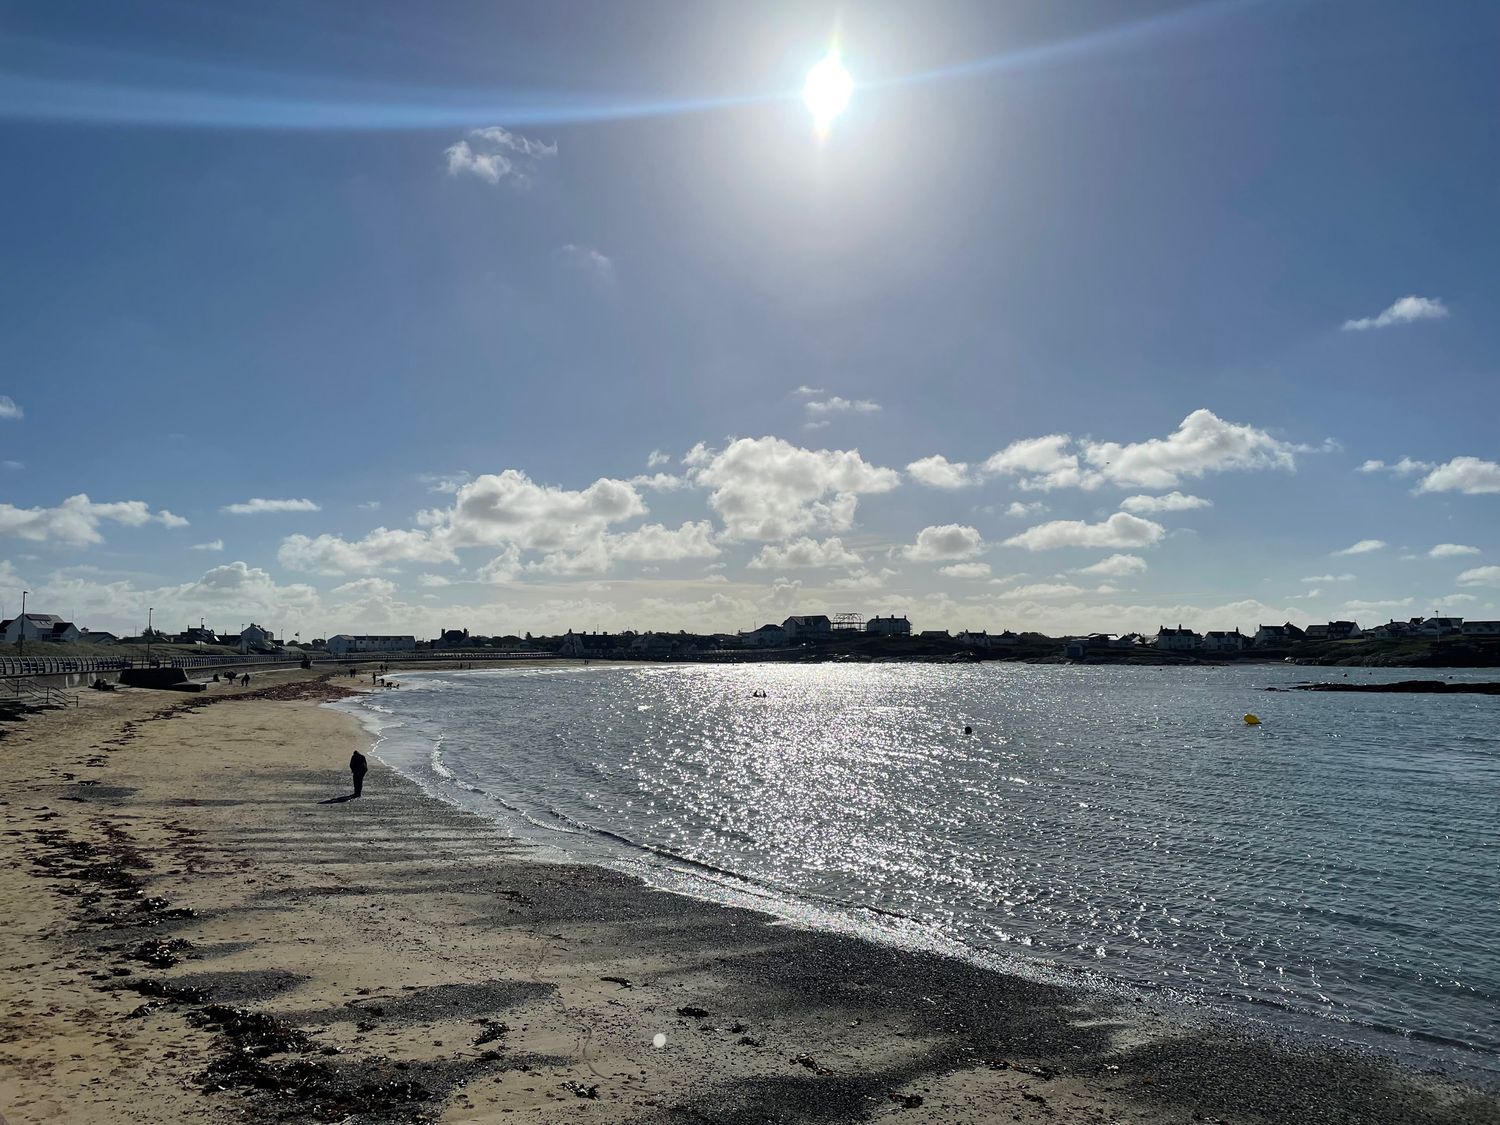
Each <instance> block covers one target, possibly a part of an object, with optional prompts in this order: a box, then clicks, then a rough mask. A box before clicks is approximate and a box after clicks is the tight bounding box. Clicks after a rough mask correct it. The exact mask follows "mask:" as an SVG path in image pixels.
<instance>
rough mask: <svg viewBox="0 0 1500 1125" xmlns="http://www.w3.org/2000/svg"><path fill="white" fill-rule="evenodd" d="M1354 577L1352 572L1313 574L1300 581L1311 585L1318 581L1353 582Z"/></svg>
mask: <svg viewBox="0 0 1500 1125" xmlns="http://www.w3.org/2000/svg"><path fill="white" fill-rule="evenodd" d="M1354 579H1355V575H1353V574H1314V575H1311V576H1309V577H1307V578H1304V579H1303V580H1302V581H1304V582H1306V583H1307V584H1308V585H1310V586H1312V585H1317V584H1318V583H1320V582H1353V581H1354Z"/></svg>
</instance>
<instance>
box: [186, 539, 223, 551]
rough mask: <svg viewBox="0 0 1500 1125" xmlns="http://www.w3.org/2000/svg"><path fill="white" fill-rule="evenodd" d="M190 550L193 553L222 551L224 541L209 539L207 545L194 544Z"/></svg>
mask: <svg viewBox="0 0 1500 1125" xmlns="http://www.w3.org/2000/svg"><path fill="white" fill-rule="evenodd" d="M191 549H192V550H194V551H222V550H223V549H224V540H222V539H210V540H209V541H208V542H207V543H194V544H193V546H192V548H191Z"/></svg>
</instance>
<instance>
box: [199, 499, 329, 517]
mask: <svg viewBox="0 0 1500 1125" xmlns="http://www.w3.org/2000/svg"><path fill="white" fill-rule="evenodd" d="M322 510H323V509H322V508H320V507H319V506H318V505H317V504H314V503H313V502H312V501H311V500H262V499H261V498H260V497H259V496H257V497H255V498H253V499H250V500H246V501H243V502H242V503H239V504H227V505H225V506H224V507H222V508H220V509H219V511H221V512H227V513H228V514H229V515H232V516H253V515H261V514H263V513H266V512H321V511H322Z"/></svg>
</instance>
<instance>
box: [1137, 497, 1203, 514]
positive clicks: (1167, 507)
mask: <svg viewBox="0 0 1500 1125" xmlns="http://www.w3.org/2000/svg"><path fill="white" fill-rule="evenodd" d="M1120 507H1121V508H1123V509H1124V510H1125V511H1127V512H1134V513H1135V514H1136V515H1142V514H1150V513H1151V512H1187V511H1191V510H1192V509H1194V508H1211V507H1213V501H1212V500H1205V499H1203V497H1201V496H1189V495H1187V494H1186V493H1183V492H1168V493H1167V494H1166V495H1164V496H1127V497H1125V499H1123V500H1121V501H1120Z"/></svg>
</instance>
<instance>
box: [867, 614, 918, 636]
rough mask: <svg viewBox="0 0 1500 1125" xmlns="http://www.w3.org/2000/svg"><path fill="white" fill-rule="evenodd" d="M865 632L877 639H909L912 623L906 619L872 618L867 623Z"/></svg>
mask: <svg viewBox="0 0 1500 1125" xmlns="http://www.w3.org/2000/svg"><path fill="white" fill-rule="evenodd" d="M865 632H866V633H869V634H871V635H872V636H876V637H909V636H911V622H910V621H909V620H907V619H906V618H905V617H895V616H891V617H872V618H870V620H868V621H866V622H865Z"/></svg>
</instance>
